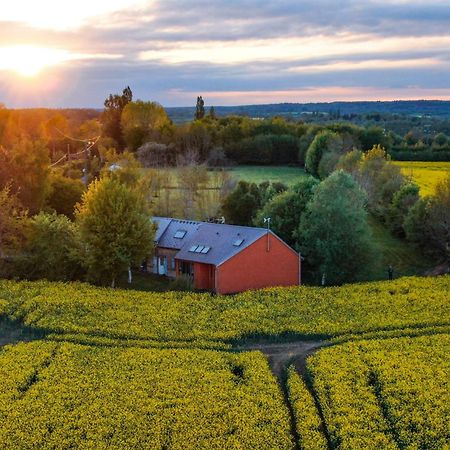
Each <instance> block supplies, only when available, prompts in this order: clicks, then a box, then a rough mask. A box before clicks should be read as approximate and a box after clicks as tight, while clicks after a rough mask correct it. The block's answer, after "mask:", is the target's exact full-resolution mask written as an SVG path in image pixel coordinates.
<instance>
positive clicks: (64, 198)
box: [46, 172, 84, 219]
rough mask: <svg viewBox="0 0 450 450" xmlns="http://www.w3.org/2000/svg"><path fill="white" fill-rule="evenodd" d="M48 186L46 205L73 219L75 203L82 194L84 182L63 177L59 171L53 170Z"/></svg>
mask: <svg viewBox="0 0 450 450" xmlns="http://www.w3.org/2000/svg"><path fill="white" fill-rule="evenodd" d="M50 188H51V190H50V194H49V195H48V197H47V200H46V205H47V206H48V207H49V208H50V209H52V210H53V211H55V212H56V213H57V214H64V215H65V216H67V217H69V218H70V219H73V218H74V217H75V205H76V204H77V203H78V202H80V200H81V197H82V196H83V192H84V184H83V183H82V182H81V181H80V180H74V179H73V178H68V177H65V176H64V175H62V174H61V173H60V172H53V173H52V174H51V175H50Z"/></svg>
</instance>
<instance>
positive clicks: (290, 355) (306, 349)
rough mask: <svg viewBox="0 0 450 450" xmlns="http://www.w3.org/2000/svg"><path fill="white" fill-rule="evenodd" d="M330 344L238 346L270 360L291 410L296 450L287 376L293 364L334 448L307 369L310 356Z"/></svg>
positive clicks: (292, 431) (241, 349) (298, 445)
mask: <svg viewBox="0 0 450 450" xmlns="http://www.w3.org/2000/svg"><path fill="white" fill-rule="evenodd" d="M329 345H331V344H330V343H329V342H326V341H296V342H285V343H277V344H274V343H257V344H243V345H241V346H239V347H237V348H236V349H237V350H239V351H250V350H259V351H260V352H262V353H263V354H264V355H265V356H266V358H267V360H268V361H269V365H270V368H271V370H272V372H273V374H274V375H275V376H276V377H277V379H278V381H279V383H280V386H281V389H282V391H283V396H284V401H285V404H286V406H287V408H288V411H289V416H290V423H291V434H292V436H293V438H294V442H295V448H296V450H299V449H300V444H299V441H300V439H299V435H298V432H297V428H296V424H295V423H296V421H295V415H294V410H293V408H292V405H291V402H290V400H289V394H288V389H287V385H286V377H287V374H286V371H287V369H288V367H289V366H290V365H291V364H293V365H294V366H295V368H296V370H297V371H298V373H299V374H300V375H301V377H302V378H303V380H304V381H305V384H306V386H307V388H308V390H309V392H310V393H311V395H312V397H313V399H314V403H315V405H316V409H317V412H318V415H319V417H320V420H321V422H322V425H321V429H322V432H323V433H324V435H325V437H326V439H327V442H328V447H329V448H332V446H331V442H330V437H329V434H328V431H327V429H326V426H325V420H324V416H323V411H322V408H321V405H320V402H319V399H318V398H317V394H316V392H315V391H314V389H312V387H311V385H310V383H309V382H308V380H307V371H306V360H307V358H308V356H311V355H313V354H314V353H315V352H317V351H318V350H319V349H321V348H323V347H328V346H329Z"/></svg>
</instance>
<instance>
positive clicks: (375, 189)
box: [356, 145, 405, 218]
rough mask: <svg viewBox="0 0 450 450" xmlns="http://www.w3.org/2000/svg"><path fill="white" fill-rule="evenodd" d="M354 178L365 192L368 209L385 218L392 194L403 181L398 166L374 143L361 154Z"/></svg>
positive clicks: (398, 188)
mask: <svg viewBox="0 0 450 450" xmlns="http://www.w3.org/2000/svg"><path fill="white" fill-rule="evenodd" d="M356 178H357V181H358V183H359V184H360V186H361V187H362V188H363V189H364V190H365V191H366V193H367V202H368V208H369V211H370V212H371V213H373V214H374V215H376V216H378V217H382V218H385V217H386V215H387V214H388V210H389V207H390V204H391V203H392V199H393V197H394V194H395V193H396V192H397V191H398V190H400V188H401V187H402V186H403V184H404V183H405V178H404V177H403V175H402V173H401V170H400V167H398V166H395V165H394V164H392V163H391V161H390V157H389V155H388V154H387V153H386V152H385V150H384V149H383V148H382V147H381V146H379V145H376V146H375V147H373V148H372V149H371V150H369V151H368V152H367V153H365V154H364V155H363V157H362V160H361V162H360V164H359V170H358V172H357V174H356Z"/></svg>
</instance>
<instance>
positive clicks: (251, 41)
mask: <svg viewBox="0 0 450 450" xmlns="http://www.w3.org/2000/svg"><path fill="white" fill-rule="evenodd" d="M244 12H245V13H244ZM449 20H450V6H449V4H448V2H446V1H441V0H431V1H427V2H426V1H425V0H370V1H368V2H363V3H361V2H359V1H358V0H343V1H342V2H339V8H336V3H335V2H334V1H333V0H302V1H301V2H298V1H294V0H285V1H282V2H265V3H258V2H256V3H255V2H254V1H253V0H239V1H235V2H226V1H223V0H218V1H217V2H203V1H198V0H186V1H184V2H182V3H181V2H179V1H177V0H165V1H162V0H95V1H92V0H78V1H77V2H56V1H54V0H42V1H40V2H35V1H32V0H15V1H14V2H6V3H5V5H2V11H1V13H0V43H1V44H0V93H1V94H0V102H1V103H5V104H6V105H11V106H39V105H40V103H37V102H38V100H31V101H32V104H30V105H28V103H26V104H25V103H24V102H26V101H28V100H30V98H33V99H34V98H37V97H35V96H31V97H30V95H28V94H27V96H26V99H25V100H22V97H18V96H17V92H22V93H23V92H25V91H26V92H27V93H29V92H30V89H32V85H33V83H32V81H33V80H38V81H39V80H40V81H42V82H44V81H45V83H46V86H47V89H48V91H46V95H45V99H46V101H47V102H48V105H52V106H60V107H62V106H79V107H84V106H92V107H101V105H102V104H103V101H104V96H105V93H108V92H116V91H118V90H120V89H122V88H123V85H130V87H132V88H133V92H134V93H135V95H136V96H137V97H140V98H143V99H144V98H145V99H147V98H149V97H151V99H152V100H156V101H159V102H160V103H162V104H163V105H166V106H184V105H190V104H192V98H191V97H192V96H193V97H194V98H195V96H196V95H198V94H200V93H203V94H204V95H206V94H207V93H210V94H209V95H210V96H212V97H213V99H214V100H213V99H211V101H214V102H221V101H223V102H226V103H227V104H246V103H248V102H251V103H262V102H265V101H269V100H270V101H275V102H276V101H280V102H286V101H287V102H302V101H306V99H308V100H309V101H313V100H314V98H315V96H317V100H319V99H320V100H322V101H324V100H327V101H333V100H337V99H340V100H345V99H347V100H354V99H360V100H365V99H378V98H380V99H381V98H390V99H396V98H417V96H421V97H420V98H422V96H423V98H430V97H433V96H434V95H438V96H439V97H438V98H448V97H449V95H450V85H449V82H448V80H449V79H450V51H449V49H450V32H449V28H448V23H449ZM44 75H45V76H44ZM79 86H83V88H82V89H80V88H79ZM35 102H36V103H35ZM63 102H64V103H63ZM216 104H218V103H216Z"/></svg>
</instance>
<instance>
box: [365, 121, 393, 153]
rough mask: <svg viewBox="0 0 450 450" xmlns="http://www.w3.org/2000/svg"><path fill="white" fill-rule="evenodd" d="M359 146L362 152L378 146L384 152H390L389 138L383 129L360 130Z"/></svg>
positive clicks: (390, 143) (369, 128)
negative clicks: (384, 150)
mask: <svg viewBox="0 0 450 450" xmlns="http://www.w3.org/2000/svg"><path fill="white" fill-rule="evenodd" d="M360 140H361V145H362V150H363V151H367V150H370V149H371V148H373V147H375V146H377V145H379V146H381V147H383V148H384V149H386V150H390V148H391V146H392V142H391V140H390V137H389V136H388V135H386V133H385V131H384V129H383V128H380V127H374V126H372V127H367V128H362V129H361V136H360Z"/></svg>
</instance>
